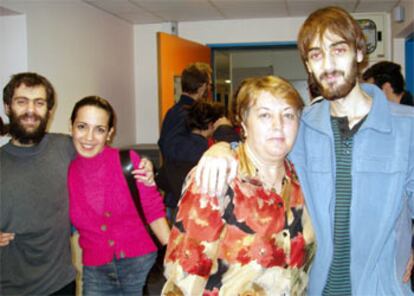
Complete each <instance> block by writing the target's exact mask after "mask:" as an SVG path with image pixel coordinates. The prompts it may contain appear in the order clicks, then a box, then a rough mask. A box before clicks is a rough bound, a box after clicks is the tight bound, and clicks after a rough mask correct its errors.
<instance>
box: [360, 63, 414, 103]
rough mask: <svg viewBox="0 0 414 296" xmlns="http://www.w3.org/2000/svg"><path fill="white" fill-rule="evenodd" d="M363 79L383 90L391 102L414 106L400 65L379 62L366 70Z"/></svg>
mask: <svg viewBox="0 0 414 296" xmlns="http://www.w3.org/2000/svg"><path fill="white" fill-rule="evenodd" d="M362 78H363V79H364V80H365V81H366V82H369V83H374V84H375V85H377V86H378V87H379V88H381V89H382V91H383V92H384V93H385V96H386V97H387V99H388V100H390V101H391V102H394V103H397V104H402V105H408V106H414V100H413V96H412V95H411V94H410V92H408V91H407V90H406V89H405V81H404V77H403V76H402V73H401V66H400V65H398V64H396V63H393V62H388V61H382V62H378V63H376V64H374V65H372V66H371V67H369V68H368V69H367V70H365V72H364V74H363V75H362Z"/></svg>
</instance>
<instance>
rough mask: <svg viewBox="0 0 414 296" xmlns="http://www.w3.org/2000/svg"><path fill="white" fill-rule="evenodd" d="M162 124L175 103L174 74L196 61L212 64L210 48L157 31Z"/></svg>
mask: <svg viewBox="0 0 414 296" xmlns="http://www.w3.org/2000/svg"><path fill="white" fill-rule="evenodd" d="M157 45H158V86H159V119H160V124H161V123H162V120H163V119H164V116H165V113H167V111H168V109H170V108H171V106H173V104H174V76H181V72H182V71H183V70H184V68H185V67H186V66H187V65H188V64H190V63H195V62H204V63H208V64H210V62H211V58H210V55H211V51H210V48H209V47H207V46H205V45H202V44H199V43H196V42H193V41H190V40H186V39H183V38H180V37H177V36H175V35H170V34H167V33H160V32H159V33H157Z"/></svg>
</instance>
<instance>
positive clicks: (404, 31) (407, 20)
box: [391, 1, 414, 75]
mask: <svg viewBox="0 0 414 296" xmlns="http://www.w3.org/2000/svg"><path fill="white" fill-rule="evenodd" d="M399 5H400V6H401V7H403V9H404V20H403V21H402V22H396V21H395V20H394V19H393V17H392V21H391V27H392V37H393V57H392V60H393V61H394V62H396V63H398V64H400V65H401V72H402V73H403V75H405V46H404V42H405V38H406V37H407V36H408V35H410V34H411V33H413V32H414V2H413V1H401V2H400V3H399Z"/></svg>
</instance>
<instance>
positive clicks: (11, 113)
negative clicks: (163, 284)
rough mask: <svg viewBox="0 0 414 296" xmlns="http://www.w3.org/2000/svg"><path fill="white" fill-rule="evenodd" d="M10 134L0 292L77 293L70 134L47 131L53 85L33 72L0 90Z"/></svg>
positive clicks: (0, 225)
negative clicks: (68, 182)
mask: <svg viewBox="0 0 414 296" xmlns="http://www.w3.org/2000/svg"><path fill="white" fill-rule="evenodd" d="M3 102H4V107H5V112H6V114H7V116H8V117H9V119H10V125H9V134H10V136H11V140H10V142H9V143H8V144H6V145H5V146H3V147H1V148H0V160H1V179H0V186H1V189H0V190H1V195H0V204H1V208H0V265H1V269H0V272H1V276H0V294H1V295H52V294H55V295H75V270H74V268H73V267H72V261H71V250H70V223H69V217H68V194H67V189H66V174H67V168H68V165H69V163H70V161H71V159H72V156H74V149H73V145H72V141H71V139H70V137H69V136H65V135H60V134H52V133H46V128H47V125H48V121H49V117H50V114H51V110H52V108H53V106H54V104H55V91H54V89H53V86H52V85H51V83H50V82H49V81H48V80H47V79H46V78H44V77H42V76H40V75H38V74H36V73H20V74H17V75H14V76H13V77H12V79H11V80H10V82H9V83H8V84H7V85H6V87H5V88H4V90H3Z"/></svg>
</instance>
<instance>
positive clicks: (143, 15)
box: [82, 0, 413, 24]
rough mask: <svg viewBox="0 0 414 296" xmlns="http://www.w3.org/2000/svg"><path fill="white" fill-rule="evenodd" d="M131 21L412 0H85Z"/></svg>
mask: <svg viewBox="0 0 414 296" xmlns="http://www.w3.org/2000/svg"><path fill="white" fill-rule="evenodd" d="M82 1H83V2H86V3H88V4H90V5H92V6H94V7H96V8H98V9H100V10H103V11H105V12H107V13H110V14H112V15H114V16H117V17H119V18H121V19H123V20H125V21H127V22H129V23H131V24H151V23H163V22H186V21H207V20H229V19H248V18H273V17H295V16H306V15H308V14H309V13H310V12H312V11H313V10H315V9H318V8H321V7H324V6H330V5H335V6H340V7H343V8H345V9H346V10H347V11H349V12H351V13H356V12H390V11H391V10H392V9H393V8H394V7H395V6H396V5H398V4H399V3H400V2H404V1H413V0H342V1H340V0H82Z"/></svg>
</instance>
